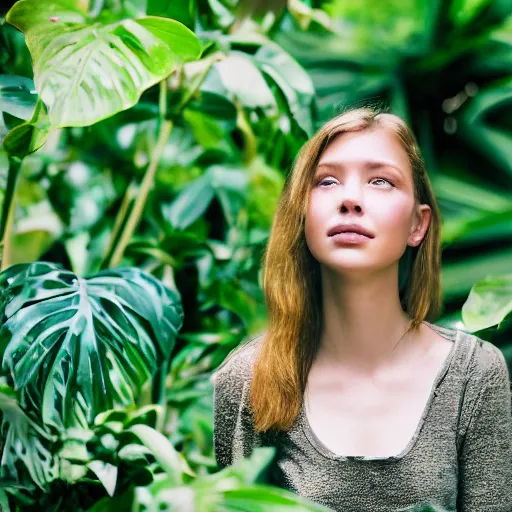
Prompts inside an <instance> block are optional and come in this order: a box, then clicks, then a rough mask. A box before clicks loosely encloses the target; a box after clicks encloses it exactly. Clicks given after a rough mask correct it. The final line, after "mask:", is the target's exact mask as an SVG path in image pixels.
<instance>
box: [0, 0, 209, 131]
mask: <svg viewBox="0 0 512 512" xmlns="http://www.w3.org/2000/svg"><path fill="white" fill-rule="evenodd" d="M81 4H83V2H79V1H78V0H49V1H44V2H41V1H40V0H20V1H19V2H16V4H15V5H14V6H13V7H12V9H11V10H10V11H9V12H8V13H7V16H6V19H7V21H8V22H9V23H11V24H12V25H14V26H15V27H17V28H18V29H20V30H21V31H22V32H23V33H24V34H25V40H26V43H27V46H28V48H29V50H30V54H31V56H32V62H33V68H34V83H35V86H36V90H37V92H38V94H39V96H40V98H41V100H42V101H43V102H44V103H45V105H46V106H47V108H48V116H49V119H50V123H51V125H52V127H53V128H60V127H64V126H89V125H91V124H94V123H96V122H97V121H100V120H101V119H105V118H106V117H109V116H111V115H113V114H115V113H116V112H120V111H121V110H125V109H127V108H130V107H132V106H133V105H135V104H136V103H137V101H138V99H139V97H140V95H141V94H142V92H143V91H144V90H146V89H147V88H149V87H150V86H152V85H154V84H156V83H157V82H160V81H161V80H163V79H164V78H165V77H167V76H168V75H169V74H171V73H172V72H173V70H174V69H175V68H176V67H177V66H178V65H180V64H182V63H184V62H187V61H190V60H195V59H197V58H198V57H199V55H200V53H201V45H200V43H199V40H198V39H197V37H196V36H195V34H194V33H193V32H192V31H190V30H189V29H188V28H187V27H185V25H182V24H181V23H180V22H178V21H176V20H171V19H167V18H160V17H158V16H145V17H142V18H137V19H134V20H132V19H122V20H112V19H106V20H105V19H101V20H100V19H90V18H89V17H88V15H87V13H86V12H84V11H83V9H82V8H81Z"/></svg>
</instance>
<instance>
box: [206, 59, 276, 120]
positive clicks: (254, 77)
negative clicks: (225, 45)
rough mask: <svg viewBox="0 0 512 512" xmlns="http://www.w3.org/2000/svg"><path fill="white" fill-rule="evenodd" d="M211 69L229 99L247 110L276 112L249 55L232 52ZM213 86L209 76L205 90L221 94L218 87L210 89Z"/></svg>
mask: <svg viewBox="0 0 512 512" xmlns="http://www.w3.org/2000/svg"><path fill="white" fill-rule="evenodd" d="M213 68H214V69H215V70H216V71H217V73H218V76H219V78H220V82H221V83H222V85H223V86H224V88H225V89H226V91H227V94H228V95H229V96H230V97H231V98H236V99H238V100H239V101H240V102H241V103H242V104H243V105H244V106H246V107H249V108H256V107H261V108H265V109H268V110H269V111H273V112H276V111H277V104H276V100H275V98H274V95H273V94H272V91H271V90H270V87H269V86H268V85H267V83H266V82H265V79H264V78H263V76H262V74H261V72H260V71H259V69H258V67H257V66H256V65H255V63H254V61H253V60H252V58H251V57H250V56H249V55H246V54H244V53H243V52H238V51H232V52H230V54H229V55H228V56H227V57H226V58H225V59H224V60H222V61H220V62H216V63H215V64H214V65H213ZM214 84H215V78H214V77H210V76H209V77H208V78H207V80H206V81H205V90H211V91H212V92H221V91H220V90H219V89H218V85H217V88H212V87H214Z"/></svg>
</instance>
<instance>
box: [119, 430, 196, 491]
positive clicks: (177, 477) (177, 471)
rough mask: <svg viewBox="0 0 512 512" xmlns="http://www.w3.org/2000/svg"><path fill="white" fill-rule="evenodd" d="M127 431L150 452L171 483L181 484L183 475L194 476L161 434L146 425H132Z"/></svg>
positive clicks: (181, 457) (183, 459)
mask: <svg viewBox="0 0 512 512" xmlns="http://www.w3.org/2000/svg"><path fill="white" fill-rule="evenodd" d="M128 431H130V432H133V433H134V434H135V435H136V436H137V437H138V438H139V439H140V440H141V441H142V444H143V445H144V446H146V447H147V448H148V449H149V450H150V451H151V453H152V454H153V456H154V457H155V459H156V460H157V461H158V463H159V464H160V466H161V467H162V469H163V470H164V471H165V472H166V473H167V474H168V476H169V478H171V479H172V480H173V482H175V483H176V484H181V483H183V474H187V475H190V476H195V473H194V472H193V471H192V470H191V469H190V467H189V465H188V464H187V461H186V460H185V458H184V457H183V455H181V454H180V453H179V452H177V451H176V448H174V446H173V445H172V444H171V443H170V441H169V440H168V439H167V438H166V437H165V436H164V435H163V434H161V433H160V432H158V431H157V430H155V429H153V428H151V427H148V426H147V425H133V426H132V427H130V428H129V429H128Z"/></svg>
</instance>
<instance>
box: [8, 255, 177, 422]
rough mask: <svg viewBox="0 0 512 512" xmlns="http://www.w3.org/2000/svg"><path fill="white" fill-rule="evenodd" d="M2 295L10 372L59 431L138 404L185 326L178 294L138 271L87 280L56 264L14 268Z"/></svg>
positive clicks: (124, 270)
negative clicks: (119, 407)
mask: <svg viewBox="0 0 512 512" xmlns="http://www.w3.org/2000/svg"><path fill="white" fill-rule="evenodd" d="M0 289H1V290H2V295H3V296H2V300H1V301H0V313H2V314H3V316H4V322H3V325H2V328H1V329H0V349H1V352H3V368H4V370H9V372H10V374H11V377H12V379H13V381H14V384H15V387H16V389H19V390H20V392H21V397H22V399H24V400H27V401H29V402H30V403H32V404H34V407H35V408H36V410H37V411H38V412H39V414H40V415H41V417H42V421H43V423H44V424H50V425H54V426H56V427H57V428H62V427H63V426H82V427H86V426H88V425H90V424H92V422H93V420H94V417H95V416H96V415H97V414H98V413H100V412H102V411H105V410H107V409H112V408H114V406H117V405H119V406H128V405H132V404H133V403H134V402H135V400H136V399H137V396H138V394H139V391H140V389H141V387H142V386H143V384H144V383H145V382H146V381H147V380H148V379H149V378H150V377H151V376H152V375H153V373H154V371H155V370H156V369H157V368H159V367H160V366H161V365H162V364H167V361H168V360H169V357H170V354H171V351H172V348H173V345H174V340H175V337H176V333H177V331H178V330H179V328H180V327H181V324H182V321H183V310H182V307H181V302H180V298H179V296H178V295H177V293H176V292H174V291H172V290H170V289H168V288H166V287H164V286H163V285H162V284H161V283H160V282H159V281H158V280H157V279H155V278H154V277H152V276H151V275H148V274H146V273H144V272H143V271H141V270H139V269H136V268H120V269H116V270H112V271H102V272H100V273H99V274H97V275H95V276H93V277H90V278H88V279H84V278H80V277H78V276H76V275H75V274H73V273H72V272H69V271H67V270H62V269H61V268H59V266H57V265H55V264H52V263H44V262H37V263H32V264H22V265H14V266H12V267H10V268H8V269H6V270H5V271H4V272H2V273H1V274H0Z"/></svg>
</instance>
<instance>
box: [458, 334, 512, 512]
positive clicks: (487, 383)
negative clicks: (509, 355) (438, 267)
mask: <svg viewBox="0 0 512 512" xmlns="http://www.w3.org/2000/svg"><path fill="white" fill-rule="evenodd" d="M481 354H482V357H481V363H480V367H481V371H480V374H481V378H480V379H477V381H478V382H479V384H478V386H479V388H478V391H475V400H474V402H473V406H472V412H471V415H470V417H469V421H468V423H467V428H466V431H465V434H464V439H463V443H462V446H461V452H460V456H459V493H458V504H457V510H458V511H460V512H510V511H512V412H511V409H512V395H511V383H510V375H509V371H508V368H507V365H506V362H505V358H504V356H503V354H502V352H501V351H500V350H499V349H498V348H497V347H496V346H494V345H492V344H491V343H489V342H485V341H484V343H483V345H482V351H481Z"/></svg>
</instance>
